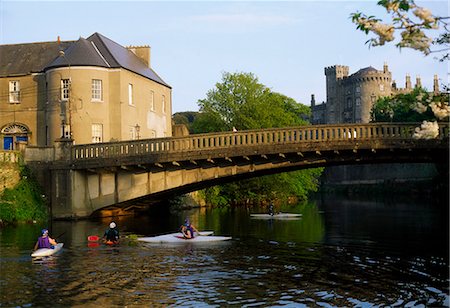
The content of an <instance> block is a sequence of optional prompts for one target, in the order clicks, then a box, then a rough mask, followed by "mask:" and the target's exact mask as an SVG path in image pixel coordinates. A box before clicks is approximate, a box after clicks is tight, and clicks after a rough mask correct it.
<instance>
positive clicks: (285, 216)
mask: <svg viewBox="0 0 450 308" xmlns="http://www.w3.org/2000/svg"><path fill="white" fill-rule="evenodd" d="M250 217H252V218H260V219H292V218H297V219H298V218H300V217H302V214H294V213H281V212H280V213H276V214H273V215H270V214H250Z"/></svg>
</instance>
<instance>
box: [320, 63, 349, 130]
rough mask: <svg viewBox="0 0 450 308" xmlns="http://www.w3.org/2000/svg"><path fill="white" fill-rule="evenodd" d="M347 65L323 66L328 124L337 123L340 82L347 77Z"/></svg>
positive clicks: (339, 112)
mask: <svg viewBox="0 0 450 308" xmlns="http://www.w3.org/2000/svg"><path fill="white" fill-rule="evenodd" d="M348 72H349V67H348V66H345V65H334V66H330V67H326V68H325V76H326V90H327V111H326V114H327V118H326V122H327V123H329V124H333V123H339V122H340V114H341V106H340V104H339V97H340V96H339V91H340V89H341V86H340V84H341V82H342V80H343V79H344V78H346V77H348Z"/></svg>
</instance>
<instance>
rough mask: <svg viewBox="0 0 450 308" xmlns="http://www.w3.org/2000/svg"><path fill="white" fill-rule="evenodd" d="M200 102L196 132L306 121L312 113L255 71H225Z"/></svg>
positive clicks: (267, 126) (272, 125)
mask: <svg viewBox="0 0 450 308" xmlns="http://www.w3.org/2000/svg"><path fill="white" fill-rule="evenodd" d="M198 104H199V106H200V114H199V115H198V116H197V118H196V119H195V121H194V123H193V131H194V132H195V133H206V132H220V131H231V130H232V129H233V127H235V128H236V129H238V130H244V129H258V128H271V127H286V126H295V125H302V124H307V123H308V122H307V119H308V117H309V115H310V113H311V110H310V108H309V107H308V106H305V105H302V104H299V103H297V102H296V101H295V100H294V99H292V98H290V97H287V96H285V95H283V94H279V93H276V92H272V91H270V89H269V88H267V87H266V86H264V85H263V84H261V83H259V82H258V79H257V78H256V77H255V76H254V75H253V74H252V73H235V74H231V73H224V74H223V76H222V82H221V83H216V87H215V88H214V89H212V90H209V91H208V93H207V94H206V98H205V99H202V100H199V101H198Z"/></svg>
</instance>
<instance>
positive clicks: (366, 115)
mask: <svg viewBox="0 0 450 308" xmlns="http://www.w3.org/2000/svg"><path fill="white" fill-rule="evenodd" d="M325 76H326V98H327V101H326V102H322V103H321V104H316V101H315V97H314V95H312V96H311V111H312V121H311V122H312V124H340V123H369V122H370V120H371V118H370V112H371V109H372V106H373V104H374V103H375V102H376V101H377V100H378V98H380V97H386V96H392V95H396V94H400V93H402V94H404V93H409V92H411V91H412V90H413V89H414V88H413V86H412V83H411V77H410V76H409V75H407V76H406V79H405V87H404V88H398V87H397V84H396V82H395V81H394V80H392V74H391V72H390V71H389V69H388V66H387V64H384V66H383V70H382V71H378V70H376V69H375V68H373V67H366V68H363V69H360V70H359V71H357V72H356V73H354V74H352V75H349V67H348V66H343V65H335V66H331V67H326V68H325ZM421 86H422V83H421V79H420V77H417V78H416V83H415V86H414V87H421ZM433 92H434V93H436V94H437V93H439V83H438V78H437V76H436V75H435V76H434V83H433ZM437 174H438V173H437V170H436V167H435V166H434V165H433V164H416V165H414V167H412V166H411V165H409V164H390V165H386V164H380V165H361V166H357V165H355V166H333V167H327V168H326V169H325V171H324V173H323V174H322V177H321V183H322V185H323V186H326V187H328V188H335V187H337V188H338V189H342V188H343V187H345V188H350V189H353V188H355V187H358V186H364V185H379V184H385V183H390V185H397V184H399V183H405V182H408V181H413V182H415V183H422V182H426V181H431V180H432V179H433V178H434V177H435V176H436V175H437Z"/></svg>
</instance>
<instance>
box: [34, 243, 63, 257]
mask: <svg viewBox="0 0 450 308" xmlns="http://www.w3.org/2000/svg"><path fill="white" fill-rule="evenodd" d="M63 246H64V243H58V244H56V246H55V248H39V249H38V250H36V251H34V252H33V253H32V254H31V256H32V257H47V256H51V255H52V254H55V253H57V252H58V251H60V250H61V249H62V247H63Z"/></svg>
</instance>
